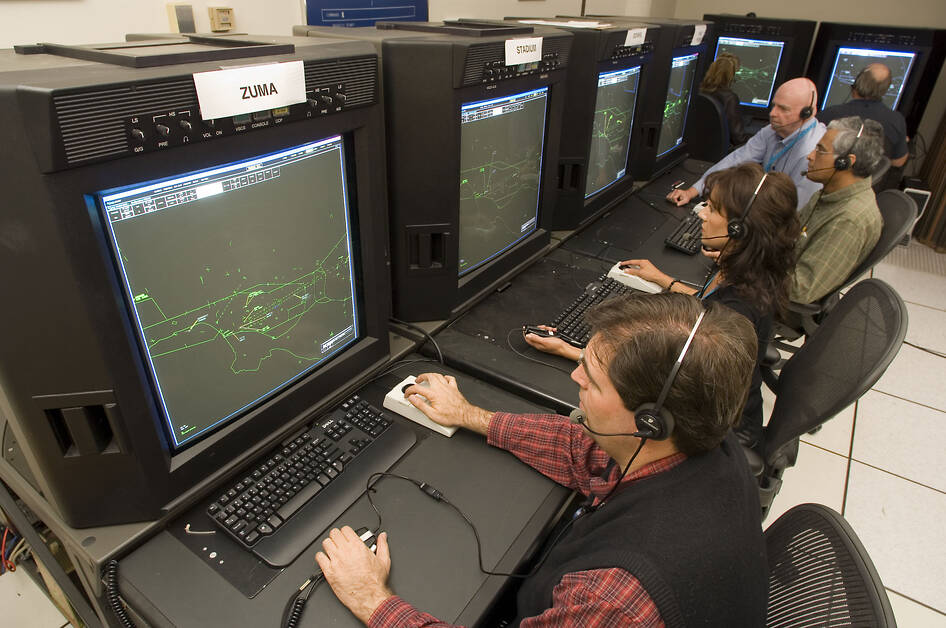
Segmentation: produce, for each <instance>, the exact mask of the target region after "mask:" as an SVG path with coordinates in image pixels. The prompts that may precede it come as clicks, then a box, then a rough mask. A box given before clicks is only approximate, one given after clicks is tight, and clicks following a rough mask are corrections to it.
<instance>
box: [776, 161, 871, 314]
mask: <svg viewBox="0 0 946 628" xmlns="http://www.w3.org/2000/svg"><path fill="white" fill-rule="evenodd" d="M870 183H871V182H870V179H869V178H868V179H862V180H860V181H858V182H857V183H854V184H853V185H849V186H847V187H845V188H841V189H840V190H837V191H835V192H831V193H830V194H825V193H824V191H822V190H819V191H818V192H815V194H814V195H813V196H812V197H811V200H810V201H808V204H807V205H805V206H804V207H803V208H802V210H801V212H799V214H798V218H799V220H800V221H801V224H802V225H804V228H803V229H802V235H801V237H800V238H798V242H796V243H795V256H796V257H797V259H798V261H797V263H796V265H795V277H794V278H793V279H792V293H791V299H792V301H795V302H796V303H811V302H813V301H817V300H818V299H820V298H821V297H823V296H824V295H826V294H828V293H830V292H831V291H832V290H834V289H836V288H838V287H839V286H840V285H841V283H843V282H844V280H845V279H847V278H848V276H849V275H850V274H851V273H852V272H853V271H854V269H855V268H856V267H857V265H858V264H860V263H861V262H862V261H863V260H864V258H865V257H867V254H868V253H870V251H871V250H872V249H873V248H874V245H875V244H877V240H878V239H879V238H880V230H881V227H883V219H882V218H881V217H880V210H879V209H877V200H876V199H875V198H874V191H873V190H872V189H871V187H870Z"/></svg>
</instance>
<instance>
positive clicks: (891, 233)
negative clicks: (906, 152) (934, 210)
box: [841, 190, 916, 289]
mask: <svg viewBox="0 0 946 628" xmlns="http://www.w3.org/2000/svg"><path fill="white" fill-rule="evenodd" d="M877 208H878V209H879V210H880V215H881V217H882V218H883V219H884V226H883V228H881V230H880V238H878V240H877V244H875V245H874V248H873V249H872V250H871V252H870V253H868V254H867V257H865V258H864V261H863V262H861V263H860V264H858V265H857V268H855V269H854V271H853V272H852V273H851V275H850V276H849V277H848V279H847V281H846V282H844V285H842V286H841V289H843V288H846V287H847V286H849V285H851V284H852V283H854V282H855V281H856V280H857V278H858V277H860V276H861V275H863V274H864V273H866V272H867V271H868V270H869V269H871V268H873V267H874V266H875V265H876V264H877V262H879V261H880V260H882V259H883V258H885V257H887V254H888V253H890V251H892V250H893V247H895V246H897V245H898V244H900V240H902V239H903V236H905V235H906V234H908V233H910V231H911V230H912V229H913V223H914V222H916V202H914V200H913V199H912V198H910V197H909V196H907V195H906V194H904V193H903V192H901V191H900V190H884V191H883V192H881V193H880V194H878V195H877Z"/></svg>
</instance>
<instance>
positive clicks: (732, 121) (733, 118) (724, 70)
mask: <svg viewBox="0 0 946 628" xmlns="http://www.w3.org/2000/svg"><path fill="white" fill-rule="evenodd" d="M739 66H740V63H739V57H737V56H735V55H732V54H729V53H728V52H721V53H719V56H718V57H716V61H713V63H712V64H710V67H709V69H708V70H707V71H706V75H705V76H704V77H703V81H702V82H701V83H700V93H701V94H704V95H706V96H709V97H710V98H713V99H714V100H716V102H718V103H719V104H720V105H721V106H722V108H723V112H724V113H725V114H726V120H727V121H728V122H729V143H730V144H732V146H733V147H735V146H740V145H742V144H745V143H746V141H747V140H748V139H749V136H748V135H747V134H746V132H745V130H744V129H743V126H742V116H741V115H739V97H738V96H736V94H735V93H734V92H733V91H732V84H733V81H735V80H736V72H738V71H739Z"/></svg>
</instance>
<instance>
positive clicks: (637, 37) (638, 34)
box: [624, 28, 647, 46]
mask: <svg viewBox="0 0 946 628" xmlns="http://www.w3.org/2000/svg"><path fill="white" fill-rule="evenodd" d="M646 38H647V29H646V28H631V29H629V30H628V31H627V37H626V38H625V39H624V45H625V46H640V45H641V44H643V43H644V39H646Z"/></svg>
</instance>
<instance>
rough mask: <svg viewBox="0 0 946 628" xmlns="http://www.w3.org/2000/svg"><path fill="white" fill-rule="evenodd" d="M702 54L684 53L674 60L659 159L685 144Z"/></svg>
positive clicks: (671, 68) (668, 86) (665, 107)
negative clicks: (691, 98)
mask: <svg viewBox="0 0 946 628" xmlns="http://www.w3.org/2000/svg"><path fill="white" fill-rule="evenodd" d="M699 56H700V55H699V53H697V52H685V53H683V54H679V55H675V56H674V57H673V58H672V59H671V62H670V76H669V79H668V82H667V97H666V100H665V101H664V115H663V123H662V125H661V127H660V135H659V139H658V140H657V158H658V159H659V158H661V157H663V156H665V155H667V154H668V153H670V152H671V151H673V150H674V149H676V148H677V147H679V146H680V145H681V144H682V143H683V131H684V129H685V128H686V120H687V112H688V111H689V109H690V95H691V94H692V93H693V80H694V79H695V78H696V68H697V63H698V61H699Z"/></svg>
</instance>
